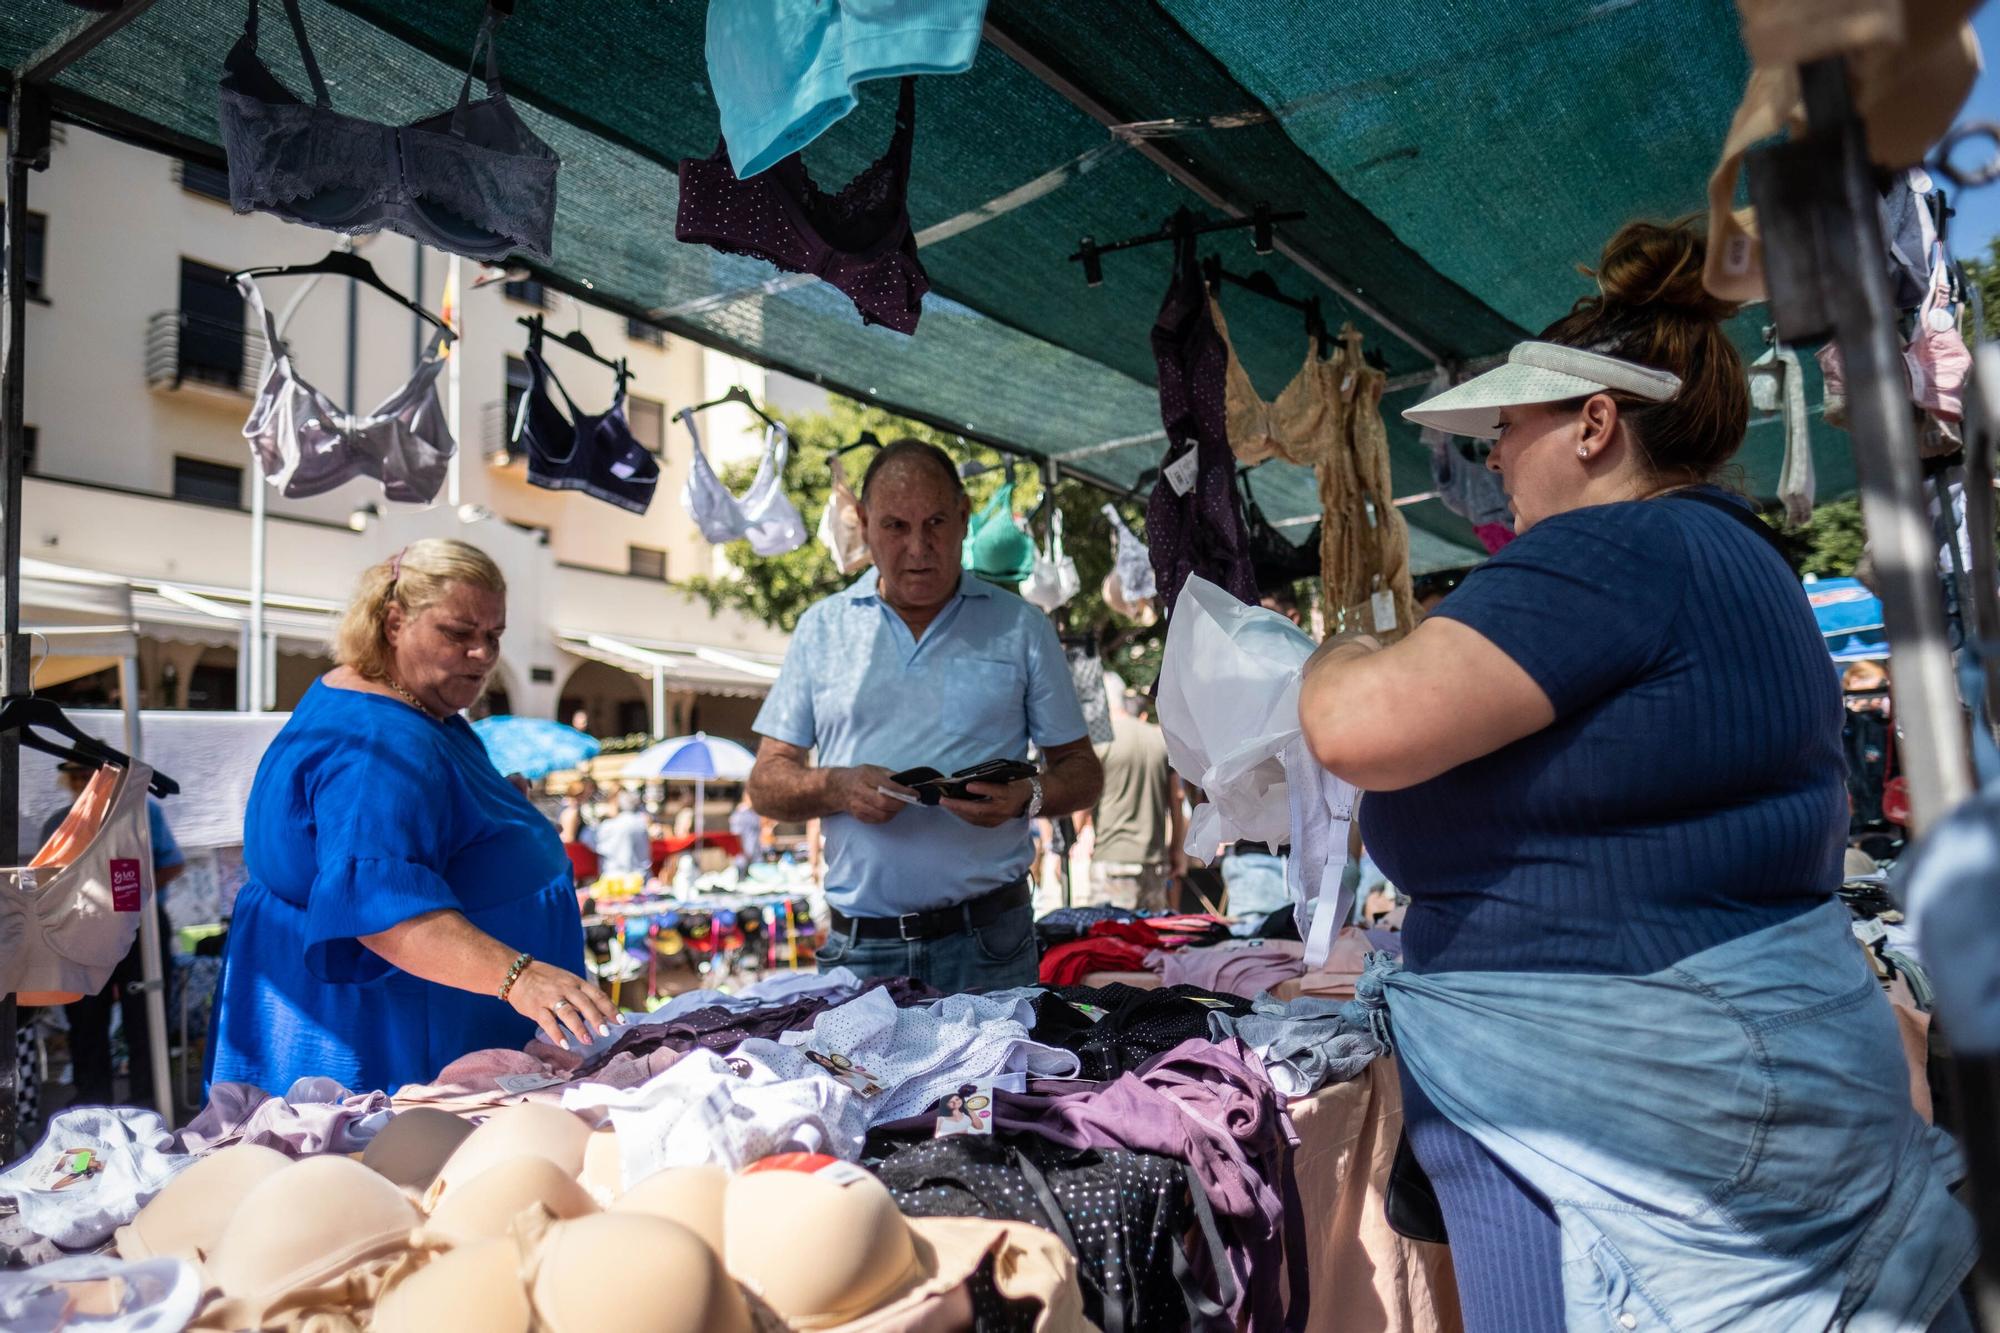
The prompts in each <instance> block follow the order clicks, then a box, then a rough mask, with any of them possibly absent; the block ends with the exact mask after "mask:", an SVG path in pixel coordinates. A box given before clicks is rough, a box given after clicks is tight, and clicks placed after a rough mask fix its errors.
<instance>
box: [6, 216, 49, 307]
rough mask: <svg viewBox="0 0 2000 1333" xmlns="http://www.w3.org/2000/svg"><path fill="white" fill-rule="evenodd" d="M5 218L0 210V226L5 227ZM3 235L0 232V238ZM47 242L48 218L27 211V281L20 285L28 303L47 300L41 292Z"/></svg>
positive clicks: (24, 247)
mask: <svg viewBox="0 0 2000 1333" xmlns="http://www.w3.org/2000/svg"><path fill="white" fill-rule="evenodd" d="M6 217H7V215H6V212H5V210H4V209H0V226H5V224H6ZM4 235H5V233H4V232H0V237H4ZM48 242H49V220H48V218H47V217H46V216H45V215H44V214H41V213H37V212H35V211H34V210H33V209H32V208H31V209H29V210H28V236H27V241H26V244H25V245H24V246H23V249H24V250H25V252H26V254H25V259H26V267H27V281H26V282H25V283H23V284H22V285H23V286H25V287H26V288H27V289H28V299H29V300H30V301H46V300H47V299H48V296H47V294H46V293H44V292H43V291H42V272H43V269H42V265H43V262H44V260H45V258H46V256H47V253H48ZM0 244H4V242H0Z"/></svg>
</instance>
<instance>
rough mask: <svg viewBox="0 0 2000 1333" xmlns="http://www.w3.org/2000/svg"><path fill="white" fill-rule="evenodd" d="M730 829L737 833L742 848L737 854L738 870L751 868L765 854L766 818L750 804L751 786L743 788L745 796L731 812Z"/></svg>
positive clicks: (737, 839)
mask: <svg viewBox="0 0 2000 1333" xmlns="http://www.w3.org/2000/svg"><path fill="white" fill-rule="evenodd" d="M729 831H730V832H731V833H734V834H735V835H736V841H737V843H738V844H739V845H740V847H741V850H740V851H739V852H738V853H737V855H736V868H737V870H738V871H743V870H747V869H749V868H750V867H751V866H753V865H755V864H756V863H757V862H758V861H760V860H762V859H763V856H764V818H763V816H762V815H759V814H758V813H757V810H756V807H754V806H752V805H751V804H750V788H749V787H748V786H747V785H746V786H745V787H744V788H743V797H742V799H741V800H739V801H737V802H736V808H735V809H734V810H731V811H730V812H729Z"/></svg>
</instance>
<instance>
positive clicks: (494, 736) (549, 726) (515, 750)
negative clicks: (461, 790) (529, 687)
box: [472, 713, 600, 778]
mask: <svg viewBox="0 0 2000 1333" xmlns="http://www.w3.org/2000/svg"><path fill="white" fill-rule="evenodd" d="M472 731H473V734H474V735H476V736H478V737H479V740H480V743H481V744H483V745H484V746H485V747H486V757H487V758H489V759H491V760H492V761H493V767H495V768H497V769H499V770H500V771H501V772H502V773H519V774H520V775H521V776H522V777H524V778H543V777H547V776H548V775H549V774H551V773H554V772H556V771H557V770H558V769H564V768H575V767H576V766H577V765H579V764H581V763H583V762H584V761H585V760H586V759H589V758H591V757H592V756H594V755H595V754H596V753H597V751H598V749H599V748H600V747H599V744H598V741H597V738H596V737H594V736H588V735H585V734H584V733H583V732H581V731H578V730H577V729H576V728H575V727H566V726H564V725H563V724H562V723H560V722H551V721H549V720H548V719H547V718H540V717H511V716H509V715H507V714H505V713H502V714H500V715H499V716H497V717H482V718H480V719H479V720H478V721H477V722H475V723H473V724H472Z"/></svg>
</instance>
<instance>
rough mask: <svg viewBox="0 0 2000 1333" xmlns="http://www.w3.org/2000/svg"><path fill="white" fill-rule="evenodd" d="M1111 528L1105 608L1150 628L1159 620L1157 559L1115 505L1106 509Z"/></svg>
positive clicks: (1105, 515)
mask: <svg viewBox="0 0 2000 1333" xmlns="http://www.w3.org/2000/svg"><path fill="white" fill-rule="evenodd" d="M1103 513H1104V517H1105V518H1106V519H1107V520H1108V521H1109V522H1110V524H1111V533H1112V547H1111V572H1110V573H1109V574H1106V575H1105V576H1104V586H1103V589H1102V592H1103V594H1104V604H1105V605H1106V606H1108V607H1110V608H1111V609H1112V610H1113V611H1115V612H1117V613H1118V614H1119V615H1121V616H1124V617H1125V618H1126V619H1127V620H1136V621H1138V622H1139V623H1140V624H1142V625H1150V624H1152V623H1153V621H1154V619H1155V618H1156V613H1155V612H1154V610H1153V599H1154V598H1155V597H1157V596H1159V592H1160V589H1159V583H1158V582H1157V580H1155V579H1154V577H1153V556H1152V553H1151V552H1150V551H1148V550H1147V549H1146V543H1144V542H1142V541H1140V540H1139V538H1138V535H1137V534H1135V533H1134V532H1133V531H1132V529H1131V528H1129V527H1127V526H1126V525H1125V519H1124V517H1123V516H1122V515H1120V514H1119V512H1118V511H1117V510H1116V509H1115V508H1113V507H1112V506H1111V505H1109V504H1106V505H1105V506H1104V509H1103Z"/></svg>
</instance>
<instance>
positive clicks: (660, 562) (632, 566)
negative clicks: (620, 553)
mask: <svg viewBox="0 0 2000 1333" xmlns="http://www.w3.org/2000/svg"><path fill="white" fill-rule="evenodd" d="M625 572H626V573H628V574H630V575H632V576H633V577H634V578H641V579H665V578H666V577H667V553H666V552H665V551H660V550H655V549H654V548H653V547H651V546H628V547H626V548H625Z"/></svg>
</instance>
